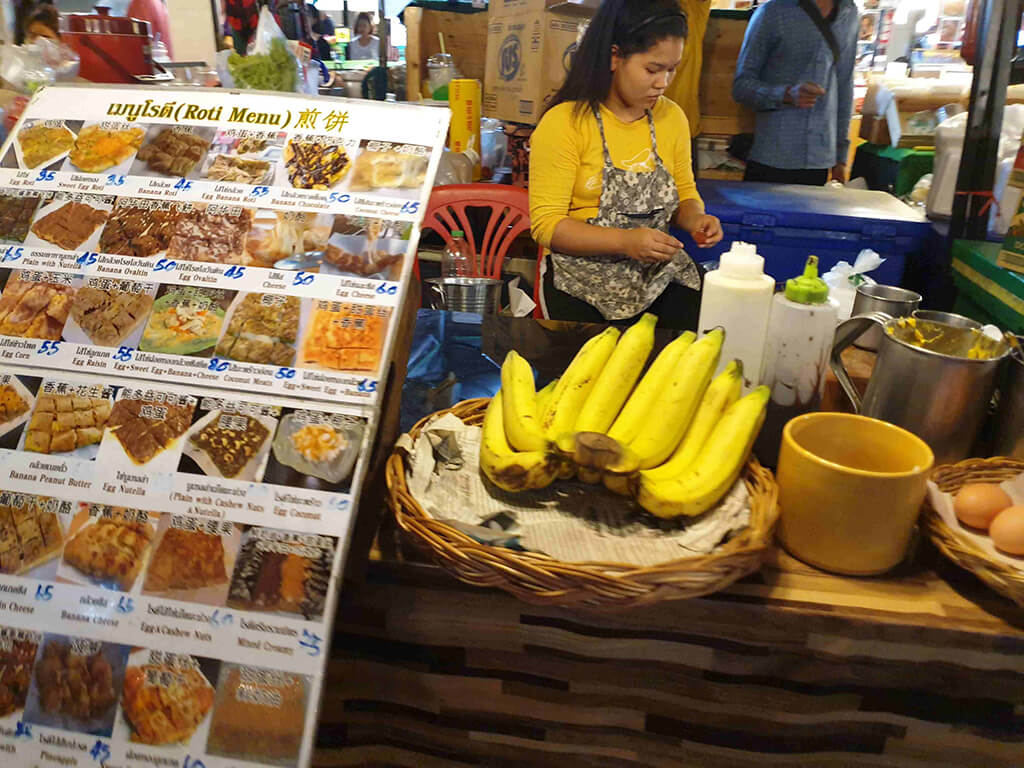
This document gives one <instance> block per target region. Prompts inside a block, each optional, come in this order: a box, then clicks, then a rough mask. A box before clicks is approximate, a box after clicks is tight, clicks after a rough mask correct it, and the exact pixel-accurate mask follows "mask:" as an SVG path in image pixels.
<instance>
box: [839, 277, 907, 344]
mask: <svg viewBox="0 0 1024 768" xmlns="http://www.w3.org/2000/svg"><path fill="white" fill-rule="evenodd" d="M920 305H921V294H919V293H914V292H913V291H908V290H906V289H905V288H897V287H896V286H895V285H879V284H877V283H866V284H864V285H861V286H858V287H857V298H856V299H854V301H853V314H854V315H869V314H871V313H872V312H884V313H885V314H888V315H891V316H892V317H908V316H909V315H910V314H911V313H912V312H913V311H914V310H915V309H917V308H918V307H919V306H920ZM853 343H854V344H855V345H856V346H858V347H860V348H861V349H867V350H870V351H871V352H877V351H878V347H879V346H881V344H882V332H881V331H880V330H879V329H878V328H875V327H873V326H872V327H869V328H868V330H867V331H866V332H865V333H864V334H863V335H861V337H860V338H858V339H856V340H855V341H854V342H853Z"/></svg>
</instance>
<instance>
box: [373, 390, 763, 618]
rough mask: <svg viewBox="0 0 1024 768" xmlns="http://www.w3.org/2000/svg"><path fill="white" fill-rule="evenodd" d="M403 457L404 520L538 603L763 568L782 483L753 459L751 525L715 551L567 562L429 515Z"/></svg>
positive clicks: (468, 565) (656, 596) (606, 599)
mask: <svg viewBox="0 0 1024 768" xmlns="http://www.w3.org/2000/svg"><path fill="white" fill-rule="evenodd" d="M488 402H489V400H488V399H486V398H484V399H479V400H467V401H465V402H463V403H459V404H457V405H455V406H454V407H452V408H451V409H450V410H448V411H443V412H442V413H439V414H434V415H433V416H430V417H428V418H426V419H424V420H422V421H420V422H419V423H418V424H417V425H416V426H415V427H413V428H412V430H411V432H410V434H411V435H412V437H413V438H414V439H415V438H416V437H417V436H418V435H419V433H420V430H422V429H423V428H424V426H425V425H426V424H427V422H428V421H430V420H431V419H433V418H436V417H437V416H440V415H442V414H443V413H453V414H455V415H456V416H458V417H459V418H460V419H462V420H463V421H464V422H466V423H468V424H481V423H482V422H483V418H484V412H485V411H486V409H487V404H488ZM406 469H407V467H406V458H405V455H404V454H403V453H401V452H399V451H395V452H394V453H393V454H392V455H391V457H390V459H389V460H388V465H387V484H388V497H389V499H390V503H391V508H392V510H393V511H394V513H395V518H396V519H397V522H398V525H399V527H401V529H402V530H403V531H404V532H405V533H406V534H407V535H408V536H410V537H411V539H412V540H413V542H414V543H415V544H416V545H417V546H418V547H420V548H421V549H423V550H425V551H427V552H428V553H429V554H430V555H431V557H432V558H433V559H434V560H435V561H436V562H437V563H438V564H439V565H440V566H441V567H443V568H445V569H447V570H448V571H450V572H452V573H453V574H454V575H455V576H456V577H458V578H459V579H461V580H462V581H464V582H466V583H468V584H472V585H474V586H478V587H498V588H499V589H504V590H505V591H506V592H511V593H512V594H513V595H515V596H516V597H518V598H520V599H521V600H524V601H525V602H528V603H533V604H535V605H557V606H572V607H587V608H608V609H618V608H629V607H633V606H640V605H648V604H651V603H657V602H660V601H662V600H679V599H682V598H687V597H699V596H701V595H706V594H709V593H711V592H715V591H717V590H720V589H722V588H723V587H726V586H728V585H729V584H731V583H732V582H734V581H736V580H737V579H741V578H743V577H744V576H746V575H747V574H749V573H753V572H754V571H756V570H758V569H759V568H760V567H761V564H762V562H763V560H764V557H765V554H766V552H767V550H768V547H769V545H770V544H771V541H772V532H773V530H774V528H775V522H776V520H777V519H778V503H777V502H778V487H777V486H776V484H775V478H774V477H772V474H771V472H769V471H768V470H766V469H764V468H763V467H761V465H760V464H758V463H757V462H756V461H755V460H753V459H751V462H750V465H749V466H748V468H747V472H746V483H747V487H748V489H749V490H750V499H751V515H750V525H749V527H747V528H746V529H744V530H743V531H741V532H740V533H739V534H738V535H736V536H734V537H733V538H732V539H730V540H729V541H728V542H727V543H726V544H724V545H723V546H722V547H721V548H720V549H718V550H716V551H715V552H714V553H713V554H710V555H705V556H700V557H690V558H685V559H682V560H673V561H671V562H667V563H662V564H661V565H658V566H655V567H649V568H642V567H639V566H635V565H624V564H620V563H564V562H561V561H559V560H555V559H553V558H551V557H548V556H547V555H543V554H538V553H535V552H518V551H514V550H511V549H505V548H503V547H494V546H489V545H486V544H481V543H480V542H478V541H476V540H474V539H472V538H470V537H469V536H467V535H466V534H464V533H462V532H461V531H458V530H456V529H455V528H453V527H451V526H450V525H447V524H446V523H443V522H441V521H439V520H435V519H434V518H432V517H430V516H429V515H428V514H427V513H426V512H424V511H423V508H422V507H421V506H420V505H419V504H418V503H417V502H416V499H414V498H413V497H412V495H411V494H410V492H409V487H408V485H407V484H406Z"/></svg>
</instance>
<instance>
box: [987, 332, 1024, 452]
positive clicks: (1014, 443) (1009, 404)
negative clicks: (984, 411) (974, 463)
mask: <svg viewBox="0 0 1024 768" xmlns="http://www.w3.org/2000/svg"><path fill="white" fill-rule="evenodd" d="M992 453H993V455H994V456H1010V457H1012V458H1015V459H1024V355H1022V354H1021V353H1020V352H1016V353H1015V354H1012V355H1010V357H1009V359H1008V360H1007V361H1006V369H1005V371H1004V376H1003V382H1002V385H1001V386H1000V388H999V410H998V411H997V413H996V427H995V436H994V440H993V444H992Z"/></svg>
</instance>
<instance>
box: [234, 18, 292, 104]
mask: <svg viewBox="0 0 1024 768" xmlns="http://www.w3.org/2000/svg"><path fill="white" fill-rule="evenodd" d="M227 74H228V78H227V79H225V78H224V75H223V73H222V74H221V82H222V83H225V82H228V81H230V82H233V83H234V87H236V88H247V89H252V90H258V91H285V92H288V93H303V92H305V91H306V87H307V86H306V84H305V83H306V76H305V72H304V71H303V68H302V65H301V64H300V62H299V60H298V58H296V56H295V54H294V53H292V50H291V48H289V46H288V38H286V37H285V36H284V33H283V32H281V28H280V27H279V26H277V22H276V21H275V20H274V14H272V13H271V12H270V9H269V8H268V7H267V6H263V8H262V10H260V20H259V24H257V26H256V34H255V35H254V36H253V40H252V42H251V43H250V44H249V49H248V51H247V52H246V55H245V56H239V55H238V54H237V53H231V54H229V55H228V57H227Z"/></svg>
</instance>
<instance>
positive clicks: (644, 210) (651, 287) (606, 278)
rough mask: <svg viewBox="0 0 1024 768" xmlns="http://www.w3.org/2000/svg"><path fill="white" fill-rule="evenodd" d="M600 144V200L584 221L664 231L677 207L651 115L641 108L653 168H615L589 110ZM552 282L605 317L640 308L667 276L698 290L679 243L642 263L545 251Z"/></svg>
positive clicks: (651, 300) (655, 294)
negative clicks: (664, 256)
mask: <svg viewBox="0 0 1024 768" xmlns="http://www.w3.org/2000/svg"><path fill="white" fill-rule="evenodd" d="M594 117H596V118H597V126H598V128H599V129H600V131H601V143H602V145H603V148H604V171H603V174H602V189H601V201H600V203H599V204H598V211H597V216H594V217H593V218H591V219H589V220H588V221H587V223H588V224H593V225H595V226H598V227H613V228H615V229H638V228H641V227H649V228H650V229H658V230H661V231H662V232H667V231H668V229H669V225H670V224H671V222H672V219H673V217H674V216H675V213H676V209H677V208H679V188H678V187H677V186H676V180H675V177H673V175H672V174H671V173H669V171H668V169H667V168H666V167H665V164H664V163H663V162H662V161H661V155H659V154H658V138H657V136H656V135H655V132H654V118H653V117H651V113H650V111H648V112H647V122H648V124H649V125H650V129H651V150H652V151H653V153H654V163H655V167H654V170H653V171H642V172H641V171H626V170H623V169H621V168H616V167H615V165H614V164H613V163H612V156H611V153H610V152H609V151H608V141H607V139H605V135H604V122H603V121H602V120H601V114H600V112H599V111H597V110H595V111H594ZM551 261H552V264H553V266H554V270H555V275H554V283H555V288H557V289H558V290H560V291H563V292H564V293H568V294H569V295H571V296H574V297H576V298H577V299H582V300H583V301H585V302H587V303H588V304H591V305H592V306H594V307H596V308H597V309H598V310H599V311H600V312H601V314H602V315H604V316H605V318H606V319H607V320H623V319H625V318H628V317H633V316H634V315H637V314H639V313H640V312H643V311H644V310H645V309H647V308H648V307H649V306H651V304H653V303H654V300H655V299H657V298H658V297H659V296H660V295H661V294H662V292H663V291H664V290H665V288H666V287H668V284H669V283H670V282H672V281H673V280H674V281H675V282H677V283H679V284H680V285H684V286H686V287H687V288H692V289H694V290H700V274H699V272H698V270H697V265H696V264H694V263H693V260H692V259H691V258H690V257H689V256H687V255H686V252H685V251H684V250H683V249H682V248H680V249H679V252H678V253H676V255H675V256H674V257H673V258H672V259H671V260H670V261H665V262H658V263H655V264H645V263H643V262H640V261H637V260H636V259H631V258H629V257H628V256H626V255H625V254H621V255H614V256H569V255H568V254H564V253H555V252H552V253H551Z"/></svg>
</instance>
